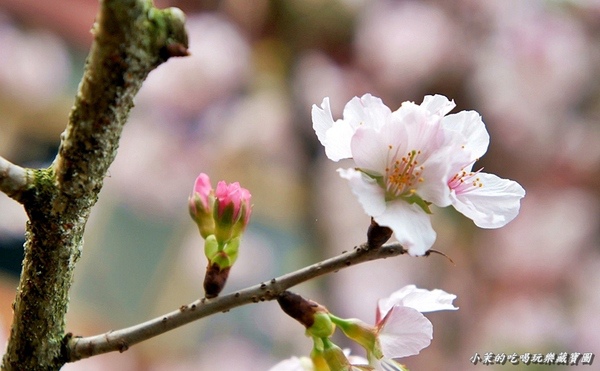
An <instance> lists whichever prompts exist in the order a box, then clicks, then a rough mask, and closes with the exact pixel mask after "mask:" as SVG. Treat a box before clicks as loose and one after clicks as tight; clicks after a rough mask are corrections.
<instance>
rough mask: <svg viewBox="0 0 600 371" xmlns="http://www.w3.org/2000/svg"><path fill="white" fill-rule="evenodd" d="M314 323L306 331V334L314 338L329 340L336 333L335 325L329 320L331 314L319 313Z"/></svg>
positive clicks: (316, 314) (315, 315) (315, 316)
mask: <svg viewBox="0 0 600 371" xmlns="http://www.w3.org/2000/svg"><path fill="white" fill-rule="evenodd" d="M313 318H314V322H313V324H312V326H310V327H309V328H307V329H306V333H307V334H308V335H309V336H312V337H313V338H321V339H323V338H328V337H330V336H331V335H333V333H334V332H335V324H333V322H332V321H331V318H329V314H328V313H325V312H317V313H315V314H314V316H313Z"/></svg>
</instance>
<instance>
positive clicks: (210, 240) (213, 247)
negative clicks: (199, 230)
mask: <svg viewBox="0 0 600 371" xmlns="http://www.w3.org/2000/svg"><path fill="white" fill-rule="evenodd" d="M218 253H219V242H218V241H217V237H216V236H215V235H214V234H211V235H210V236H208V237H206V239H205V240H204V255H206V259H208V261H212V260H213V258H214V256H215V255H217V254H218Z"/></svg>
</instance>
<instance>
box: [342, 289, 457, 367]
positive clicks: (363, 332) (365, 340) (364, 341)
mask: <svg viewBox="0 0 600 371" xmlns="http://www.w3.org/2000/svg"><path fill="white" fill-rule="evenodd" d="M455 298H456V295H452V294H449V293H447V292H445V291H442V290H433V291H429V290H425V289H419V288H417V287H416V286H414V285H409V286H406V287H404V288H402V289H400V290H398V291H396V292H394V293H393V294H392V295H390V296H389V297H388V298H385V299H381V300H379V302H378V305H377V314H376V323H375V325H374V326H370V325H368V324H366V323H364V322H362V321H361V320H358V319H340V318H337V317H335V316H333V317H332V320H333V321H334V323H335V324H336V325H338V327H339V328H340V329H341V330H342V331H344V333H345V334H346V336H348V337H349V338H351V339H352V340H354V341H356V342H357V343H359V344H360V345H362V346H363V347H364V348H365V349H366V350H367V358H368V360H369V365H370V366H372V367H375V369H376V370H381V369H385V370H403V369H404V368H403V366H402V365H401V364H399V363H398V362H396V361H395V360H396V359H398V358H403V357H407V356H411V355H415V354H418V353H419V352H420V351H421V349H423V348H425V347H427V346H429V344H430V343H431V339H432V338H433V325H432V324H431V322H430V321H429V320H428V319H427V318H426V317H425V316H424V315H423V314H422V312H431V311H437V310H456V309H458V308H456V307H455V306H454V305H452V301H453V300H454V299H455Z"/></svg>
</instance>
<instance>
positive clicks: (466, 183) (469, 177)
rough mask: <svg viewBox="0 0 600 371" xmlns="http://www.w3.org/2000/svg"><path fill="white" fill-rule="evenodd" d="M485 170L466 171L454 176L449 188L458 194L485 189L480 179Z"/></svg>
mask: <svg viewBox="0 0 600 371" xmlns="http://www.w3.org/2000/svg"><path fill="white" fill-rule="evenodd" d="M481 170H483V168H481V169H479V170H477V171H465V170H464V169H463V170H461V171H460V172H459V173H457V174H456V175H454V176H453V177H452V179H450V181H449V182H448V187H450V189H453V190H454V191H455V192H456V193H457V194H461V193H465V192H468V191H471V190H473V189H475V188H481V187H483V182H482V181H481V178H479V173H480V172H481Z"/></svg>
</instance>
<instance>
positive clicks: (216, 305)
mask: <svg viewBox="0 0 600 371" xmlns="http://www.w3.org/2000/svg"><path fill="white" fill-rule="evenodd" d="M406 252H407V251H406V250H405V249H404V248H403V247H402V246H401V245H400V244H399V243H397V242H396V243H389V244H385V245H383V246H382V247H381V248H379V249H368V245H367V244H366V243H365V244H363V245H361V246H359V247H356V248H355V249H354V250H353V251H351V252H346V253H343V254H341V255H338V256H336V257H333V258H330V259H327V260H324V261H322V262H319V263H316V264H313V265H310V266H308V267H305V268H302V269H299V270H297V271H295V272H292V273H288V274H285V275H283V276H280V277H278V278H273V279H271V280H270V281H265V282H263V283H260V284H258V285H255V286H251V287H248V288H246V289H243V290H239V291H236V292H233V293H231V294H228V295H224V296H220V297H217V298H214V299H200V300H196V301H194V302H193V303H190V304H188V305H183V306H181V307H180V308H179V309H178V310H176V311H173V312H171V313H167V314H165V315H163V316H160V317H157V318H154V319H152V320H150V321H147V322H144V323H140V324H138V325H135V326H131V327H128V328H124V329H121V330H117V331H109V332H107V333H104V334H101V335H96V336H90V337H77V336H71V337H69V338H67V339H66V346H67V354H68V359H69V360H68V361H70V362H74V361H77V360H80V359H83V358H88V357H91V356H94V355H98V354H103V353H108V352H113V351H117V350H118V351H120V352H124V351H126V350H127V349H129V347H130V346H132V345H134V344H137V343H139V342H142V341H144V340H147V339H150V338H152V337H154V336H157V335H160V334H162V333H165V332H167V331H170V330H173V329H175V328H177V327H180V326H183V325H185V324H187V323H190V322H193V321H196V320H199V319H201V318H204V317H207V316H209V315H212V314H215V313H218V312H227V311H229V310H230V309H233V308H236V307H239V306H242V305H246V304H250V303H258V302H261V301H269V300H273V299H276V298H277V297H278V296H279V295H280V294H281V293H283V292H284V291H285V290H287V289H288V288H290V287H292V286H295V285H297V284H299V283H302V282H305V281H308V280H310V279H313V278H315V277H319V276H322V275H324V274H327V273H331V272H337V271H338V270H340V269H344V268H348V267H350V266H353V265H356V264H360V263H364V262H367V261H371V260H376V259H385V258H389V257H394V256H398V255H402V254H405V253H406Z"/></svg>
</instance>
